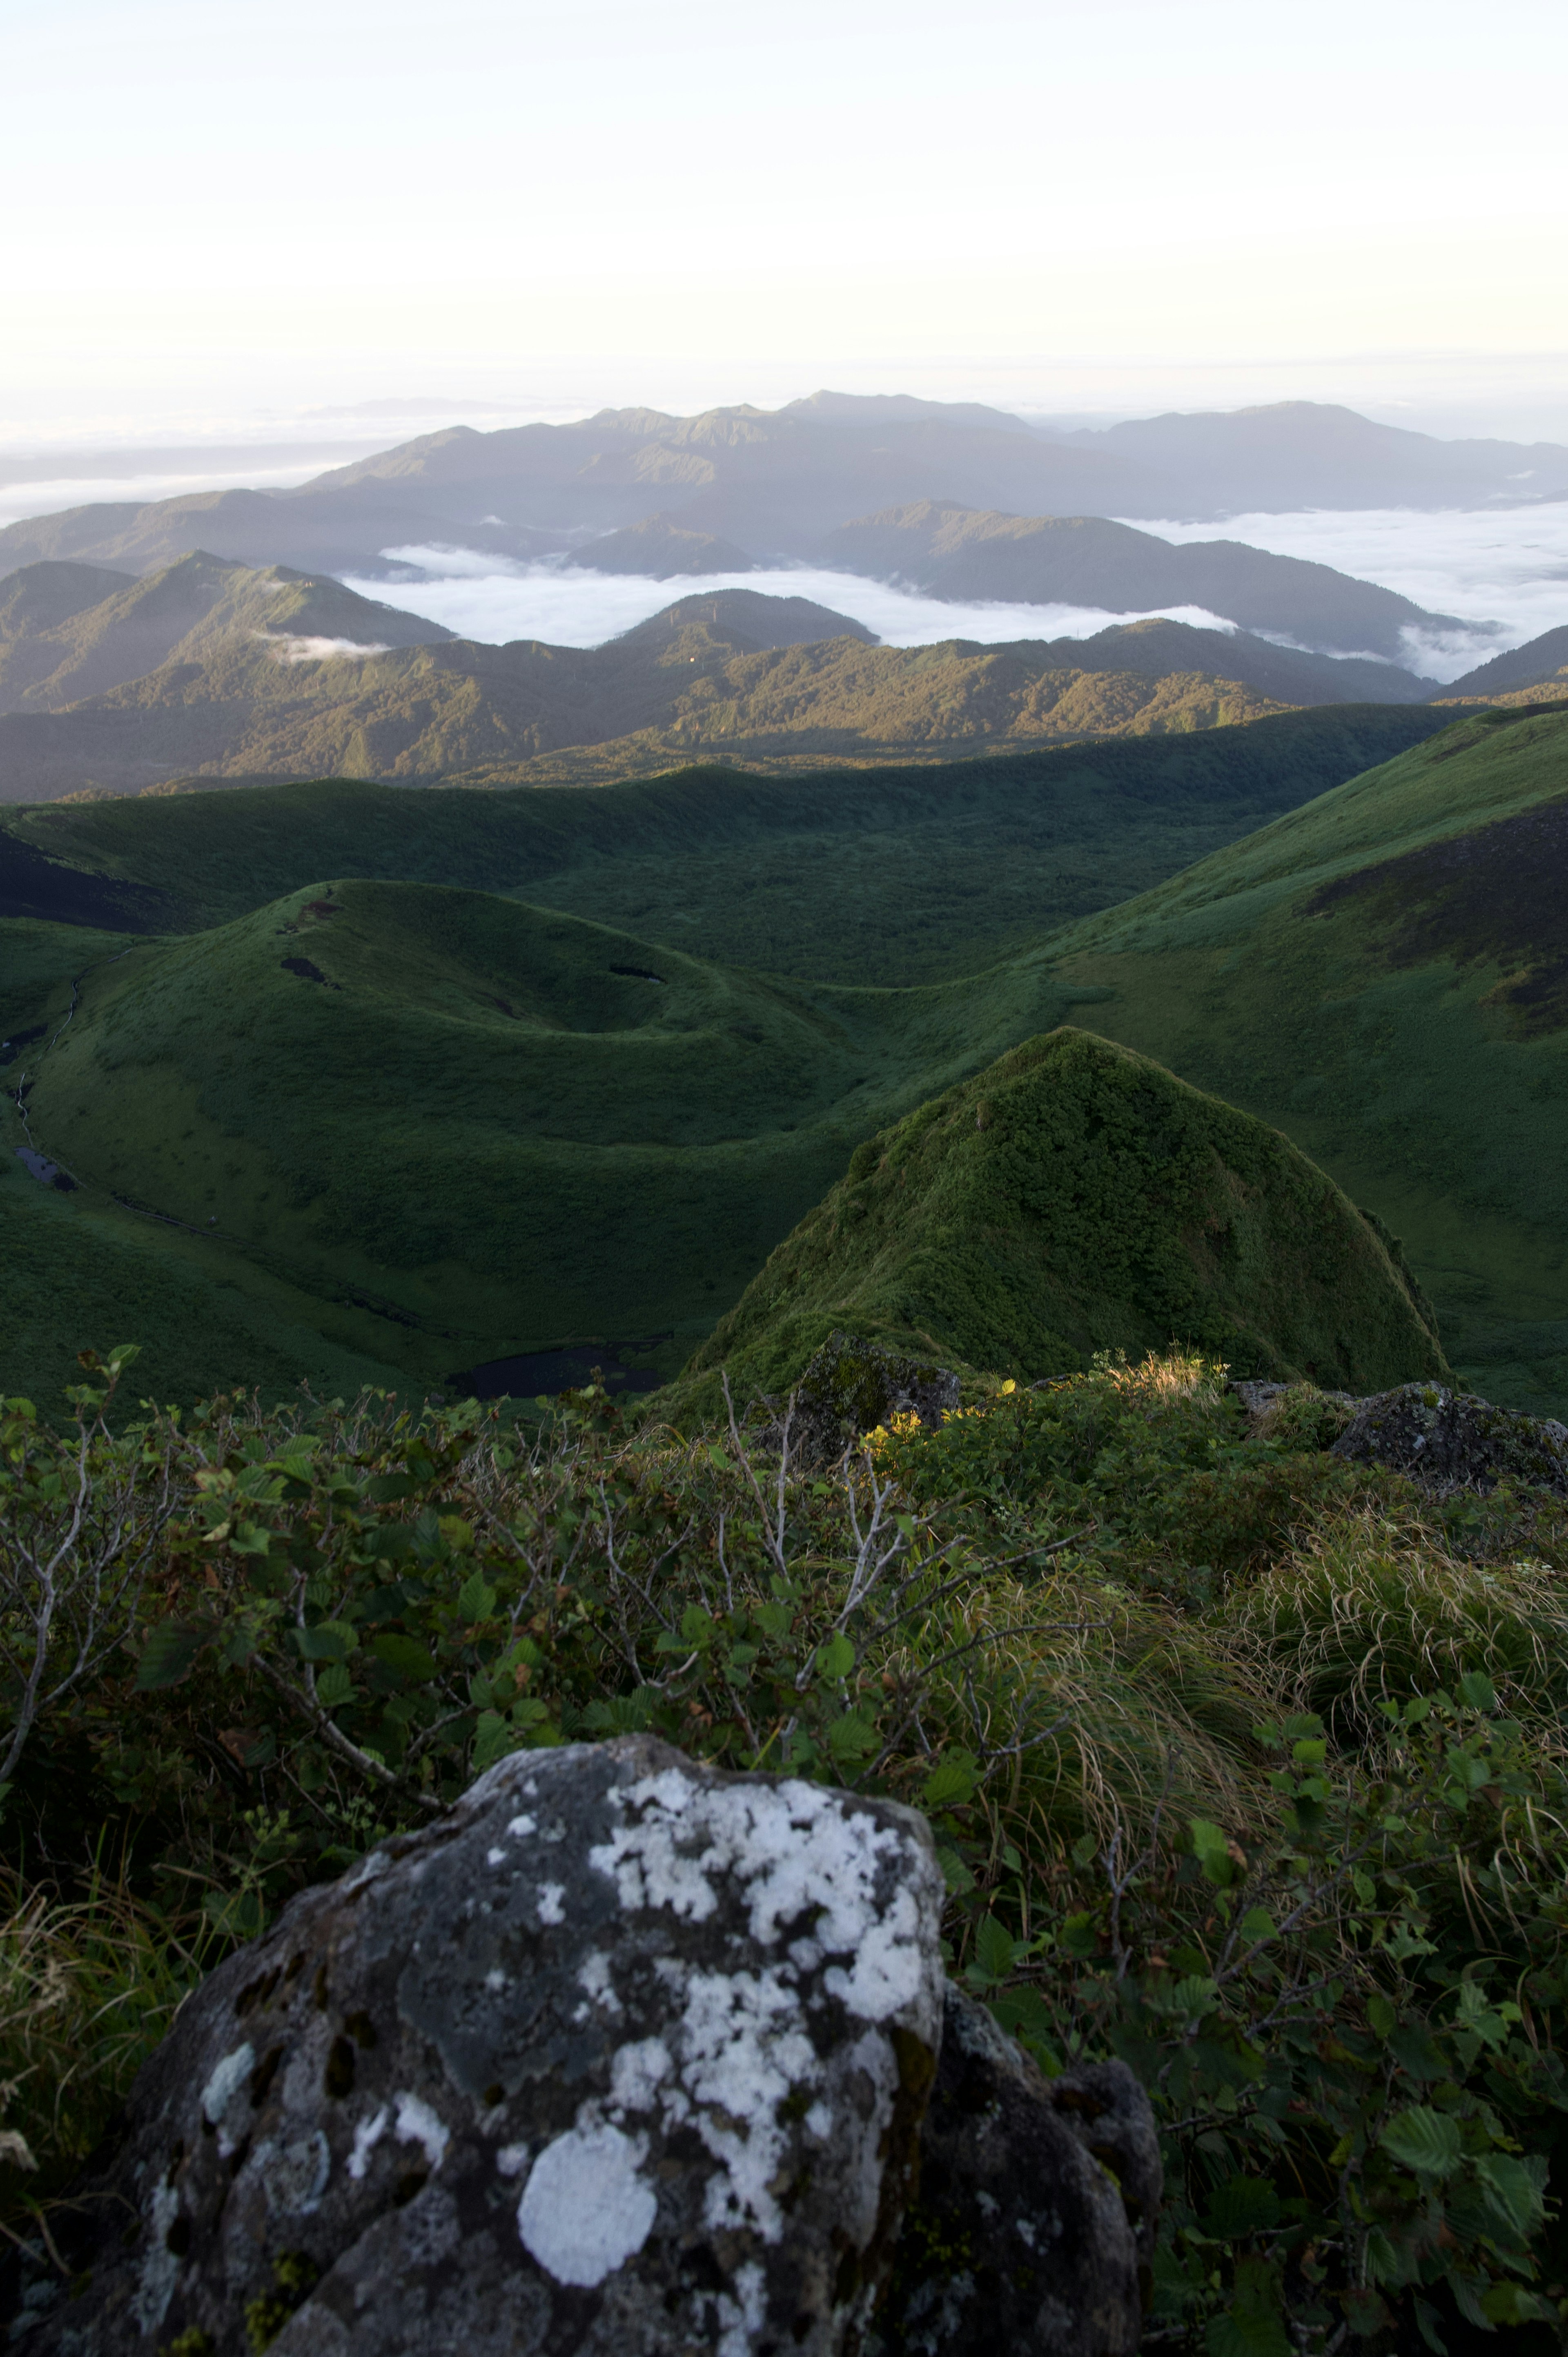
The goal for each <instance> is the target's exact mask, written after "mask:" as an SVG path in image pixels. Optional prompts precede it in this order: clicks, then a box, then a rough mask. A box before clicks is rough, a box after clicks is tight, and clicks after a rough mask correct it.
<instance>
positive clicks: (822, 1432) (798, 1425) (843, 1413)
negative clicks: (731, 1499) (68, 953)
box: [752, 1333, 959, 1465]
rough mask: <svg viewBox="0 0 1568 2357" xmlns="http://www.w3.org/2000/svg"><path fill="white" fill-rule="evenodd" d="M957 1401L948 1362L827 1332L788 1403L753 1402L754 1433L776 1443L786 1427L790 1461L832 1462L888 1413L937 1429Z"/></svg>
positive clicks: (886, 1418) (956, 1384)
mask: <svg viewBox="0 0 1568 2357" xmlns="http://www.w3.org/2000/svg"><path fill="white" fill-rule="evenodd" d="M958 1402H959V1379H958V1377H957V1375H956V1374H954V1373H953V1372H951V1371H950V1369H949V1368H947V1367H939V1366H936V1365H934V1364H930V1363H929V1362H926V1361H921V1360H918V1359H908V1358H904V1357H901V1356H900V1355H899V1354H898V1353H897V1351H886V1350H884V1349H883V1347H882V1345H881V1344H880V1343H878V1342H867V1341H863V1340H861V1339H860V1337H859V1336H858V1335H854V1334H843V1333H837V1334H830V1335H829V1337H828V1339H827V1340H826V1341H825V1342H824V1343H823V1344H822V1349H821V1350H820V1351H817V1353H816V1355H815V1356H814V1357H813V1358H812V1359H811V1360H810V1361H809V1362H808V1363H807V1365H806V1366H805V1367H804V1368H803V1369H802V1371H801V1373H800V1382H799V1383H797V1384H796V1385H795V1388H794V1390H793V1392H792V1393H791V1394H790V1395H789V1399H788V1400H787V1401H784V1400H778V1399H771V1398H763V1399H761V1400H759V1401H758V1402H757V1410H756V1412H755V1416H754V1432H753V1436H752V1437H755V1438H757V1439H758V1440H759V1441H760V1442H761V1443H762V1445H763V1446H764V1447H768V1448H779V1447H781V1446H782V1444H783V1441H784V1438H785V1434H786V1429H787V1430H788V1436H789V1454H790V1457H791V1458H793V1459H795V1460H796V1461H797V1462H799V1463H800V1464H824V1465H832V1464H836V1463H837V1461H838V1459H839V1458H841V1457H842V1456H843V1453H844V1451H845V1449H847V1448H854V1445H855V1443H856V1441H857V1440H859V1439H860V1437H861V1436H862V1435H863V1434H864V1433H867V1432H873V1431H875V1428H876V1426H878V1425H879V1424H886V1423H887V1422H888V1421H889V1420H890V1419H891V1418H892V1417H893V1416H896V1415H918V1417H919V1419H920V1422H921V1423H922V1424H923V1425H924V1426H926V1427H927V1429H928V1430H929V1431H935V1430H937V1428H938V1427H939V1426H940V1424H941V1422H942V1419H943V1417H944V1416H947V1415H951V1413H952V1411H953V1409H954V1408H955V1407H957V1405H958ZM786 1420H787V1421H786Z"/></svg>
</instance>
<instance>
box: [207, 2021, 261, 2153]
mask: <svg viewBox="0 0 1568 2357" xmlns="http://www.w3.org/2000/svg"><path fill="white" fill-rule="evenodd" d="M255 2066H256V2050H255V2048H254V2047H253V2046H251V2045H245V2046H236V2047H235V2049H234V2051H233V2052H232V2053H231V2054H225V2056H224V2057H223V2060H222V2061H221V2062H220V2063H219V2065H218V2067H217V2069H216V2070H215V2071H214V2072H213V2073H212V2076H211V2077H210V2078H209V2080H208V2082H207V2084H206V2086H205V2087H203V2089H202V2090H201V2116H202V2118H203V2119H204V2120H205V2121H206V2122H207V2125H208V2126H209V2127H213V2128H216V2129H217V2131H218V2149H219V2151H220V2153H221V2154H222V2156H223V2158H224V2159H225V2160H227V2159H228V2158H229V2157H230V2155H231V2153H232V2152H234V2151H236V2150H237V2149H238V2140H237V2139H236V2138H235V2137H234V2136H231V2134H230V2132H229V2129H228V2127H227V2126H226V2125H225V2120H226V2115H227V2114H228V2110H229V2106H230V2104H231V2103H232V2102H233V2100H234V2098H235V2096H236V2095H237V2094H238V2093H239V2092H240V2090H241V2088H242V2086H243V2085H244V2084H245V2082H246V2080H247V2079H248V2078H249V2077H250V2075H251V2073H252V2071H253V2070H254V2069H255Z"/></svg>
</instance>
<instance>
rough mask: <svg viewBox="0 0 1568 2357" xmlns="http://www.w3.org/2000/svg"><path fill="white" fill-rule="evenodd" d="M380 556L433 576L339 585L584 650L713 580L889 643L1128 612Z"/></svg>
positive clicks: (482, 633)
mask: <svg viewBox="0 0 1568 2357" xmlns="http://www.w3.org/2000/svg"><path fill="white" fill-rule="evenodd" d="M384 554H386V556H387V557H388V558H389V559H397V560H400V561H402V562H403V563H404V564H410V565H420V566H422V567H423V568H424V571H425V573H426V574H427V575H428V576H433V577H428V578H424V579H421V580H416V581H392V582H389V581H372V580H364V579H360V577H358V576H355V575H352V574H345V575H344V576H343V578H344V580H345V581H346V583H347V585H348V587H349V588H350V589H357V590H359V591H360V594H361V596H363V597H379V598H381V599H382V600H383V601H384V602H385V603H386V604H388V605H392V606H399V607H401V608H403V611H404V612H406V613H410V614H422V615H423V616H424V619H425V620H426V621H431V622H442V623H445V625H446V628H447V629H448V630H456V631H457V632H459V634H460V635H461V636H462V637H464V638H466V639H481V640H489V641H492V642H495V643H500V642H503V641H505V640H508V639H542V640H546V641H547V642H548V643H549V644H550V645H552V646H558V647H594V646H598V645H600V644H601V643H602V641H603V640H606V639H613V638H616V637H618V635H619V634H620V632H621V631H622V630H630V629H632V627H633V626H634V625H635V624H636V623H638V622H644V621H646V620H647V619H648V617H649V616H650V614H657V613H660V612H661V611H662V609H663V608H665V607H666V606H672V605H673V604H674V603H675V602H676V600H677V599H678V598H682V597H703V596H707V595H710V594H711V593H712V592H713V591H714V590H715V589H756V590H759V591H760V592H761V593H762V595H763V596H764V597H810V598H811V599H813V600H814V601H815V603H816V604H817V605H819V606H827V607H831V608H832V611H833V612H834V613H835V614H847V615H848V616H849V618H850V619H851V620H852V621H856V622H863V623H864V624H865V627H866V629H867V630H875V633H876V635H877V637H878V638H879V639H881V640H884V641H885V643H886V645H888V646H891V647H922V646H929V645H930V644H931V643H932V642H933V641H934V640H940V639H974V640H979V641H981V642H982V643H983V644H984V645H995V644H998V643H1004V642H1005V641H1007V640H1013V639H1087V638H1090V637H1092V635H1093V634H1094V632H1095V631H1096V630H1105V629H1107V628H1108V627H1109V626H1110V625H1111V624H1112V623H1114V622H1125V621H1129V620H1133V619H1137V618H1135V617H1133V616H1131V615H1127V614H1110V613H1106V612H1105V611H1104V610H1103V609H1102V608H1099V607H1094V606H1025V605H1007V604H1001V603H996V604H991V603H981V602H979V601H976V602H973V603H967V604H956V603H953V602H951V601H950V600H948V599H945V598H941V597H921V596H919V595H918V593H916V592H915V591H913V590H908V589H895V588H893V587H891V586H890V585H889V584H888V583H886V582H884V581H865V580H862V579H861V578H860V576H858V575H856V574H853V573H829V572H826V571H821V570H818V569H816V568H814V567H811V566H807V565H792V566H790V567H789V569H788V570H781V571H778V572H767V573H714V574H703V575H701V576H696V577H693V578H685V577H682V579H679V580H675V581H654V580H650V579H648V578H646V577H645V576H642V575H640V574H632V575H627V574H607V573H591V572H588V571H587V570H586V569H585V568H579V567H577V566H557V565H517V566H515V567H512V568H511V569H510V570H508V571H504V572H503V571H499V570H498V569H497V566H496V561H495V559H494V558H493V557H489V556H479V555H476V554H473V553H472V552H471V551H468V550H464V549H442V548H392V549H387V550H386V551H385V552H384ZM1150 610H1151V611H1152V612H1155V613H1159V614H1164V615H1168V616H1169V617H1170V619H1173V620H1175V621H1178V622H1192V623H1195V624H1196V625H1197V627H1198V628H1199V629H1200V630H1230V629H1231V628H1232V627H1233V626H1232V625H1231V624H1230V622H1227V621H1223V620H1221V619H1219V616H1218V615H1215V614H1210V613H1207V612H1206V611H1205V610H1204V608H1202V607H1201V606H1168V607H1164V606H1163V607H1158V608H1151V609H1150Z"/></svg>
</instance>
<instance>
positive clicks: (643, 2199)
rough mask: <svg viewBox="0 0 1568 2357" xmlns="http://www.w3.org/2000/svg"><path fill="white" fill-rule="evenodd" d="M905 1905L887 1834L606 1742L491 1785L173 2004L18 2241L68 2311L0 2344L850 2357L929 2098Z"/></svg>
mask: <svg viewBox="0 0 1568 2357" xmlns="http://www.w3.org/2000/svg"><path fill="white" fill-rule="evenodd" d="M941 1895H942V1894H941V1884H940V1878H939V1876H938V1873H937V1870H936V1867H935V1865H934V1863H933V1859H932V1855H931V1847H930V1840H929V1835H928V1833H927V1831H926V1828H925V1825H924V1824H923V1822H922V1820H920V1819H919V1818H918V1817H917V1816H916V1815H915V1814H914V1813H912V1812H909V1811H907V1810H903V1809H900V1808H897V1807H896V1806H894V1805H892V1804H891V1803H882V1802H872V1801H863V1800H859V1799H856V1798H855V1797H854V1796H853V1795H850V1794H845V1793H843V1792H830V1791H828V1790H826V1789H824V1788H823V1787H822V1786H820V1785H814V1784H808V1783H805V1782H802V1781H795V1780H790V1779H785V1778H777V1777H768V1776H746V1775H725V1774H721V1773H717V1772H715V1771H713V1770H706V1769H703V1768H702V1767H699V1766H696V1765H694V1764H693V1762H691V1761H689V1760H685V1759H684V1758H682V1756H681V1754H679V1753H678V1752H675V1751H673V1750H671V1749H669V1748H668V1747H666V1746H664V1745H662V1744H660V1743H658V1742H655V1741H653V1740H652V1739H650V1738H644V1737H632V1738H623V1739H621V1740H619V1741H617V1742H613V1743H608V1744H604V1745H600V1746H574V1747H571V1748H569V1749H563V1750H560V1751H555V1752H537V1751H536V1752H528V1753H522V1754H517V1755H514V1756H513V1757H512V1758H510V1759H509V1760H504V1761H502V1762H501V1763H500V1765H499V1766H498V1767H496V1768H494V1769H492V1770H490V1771H489V1774H488V1775H486V1776H484V1777H482V1778H481V1779H480V1780H479V1781H478V1783H477V1784H476V1785H475V1786H474V1787H473V1789H472V1791H471V1792H468V1793H467V1795H466V1796H465V1798H464V1799H463V1800H462V1801H461V1802H459V1803H457V1805H456V1807H455V1808H454V1809H453V1810H451V1811H450V1812H449V1813H447V1815H446V1817H445V1818H443V1819H442V1820H441V1821H440V1822H439V1823H438V1824H435V1825H434V1826H432V1827H431V1828H429V1829H428V1830H426V1831H422V1832H420V1833H418V1834H416V1835H411V1836H409V1837H407V1838H406V1839H401V1840H397V1841H393V1842H391V1843H388V1844H387V1845H386V1846H384V1847H382V1848H381V1849H380V1850H378V1851H376V1852H375V1853H374V1854H373V1855H372V1856H371V1857H369V1858H368V1859H366V1860H365V1861H364V1862H363V1863H362V1865H360V1867H357V1868H356V1869H354V1870H353V1871H352V1872H350V1873H349V1875H348V1876H347V1877H346V1878H344V1879H343V1880H342V1881H340V1882H338V1883H337V1884H334V1885H333V1886H331V1887H330V1888H329V1889H321V1890H312V1891H307V1892H306V1893H305V1894H304V1895H303V1896H301V1897H300V1898H298V1899H296V1900H295V1901H294V1902H293V1904H292V1905H291V1906H290V1907H289V1908H288V1909H287V1910H285V1913H284V1915H283V1916H282V1917H281V1918H280V1920H279V1921H278V1924H277V1926H276V1928H275V1929H274V1931H273V1932H271V1933H270V1934H269V1935H268V1936H267V1937H265V1938H264V1939H263V1940H261V1941H259V1942H257V1943H254V1944H253V1945H252V1946H251V1947H250V1948H248V1949H246V1950H244V1951H243V1952H242V1953H241V1954H239V1955H236V1956H234V1957H232V1958H231V1959H230V1961H229V1962H228V1963H227V1964H224V1965H222V1966H221V1967H220V1970H219V1971H217V1972H216V1973H215V1974H214V1975H212V1977H211V1979H210V1980H209V1981H208V1982H207V1983H206V1984H205V1985H204V1986H203V1987H202V1989H201V1990H200V1992H199V1994H198V1995H197V1996H195V1997H194V1998H192V1999H191V2000H190V2002H189V2003H188V2005H187V2007H185V2009H184V2011H183V2012H182V2014H181V2016H180V2018H179V2020H178V2022H177V2025H176V2027H175V2029H174V2030H173V2032H172V2033H171V2035H170V2037H169V2038H168V2039H167V2040H166V2042H165V2044H164V2046H163V2047H162V2048H161V2049H160V2050H159V2051H158V2053H157V2054H156V2056H155V2057H154V2058H153V2061H151V2062H150V2063H149V2064H148V2066H147V2068H146V2070H145V2072H143V2074H142V2076H141V2078H140V2079H139V2080H138V2082H137V2084H136V2088H135V2091H134V2095H133V2097H132V2101H131V2104H130V2113H129V2123H128V2128H127V2132H126V2134H125V2136H124V2141H123V2143H122V2144H121V2145H120V2147H119V2148H118V2149H117V2151H116V2152H115V2153H114V2154H113V2157H112V2158H109V2159H108V2161H107V2162H106V2164H105V2165H104V2166H102V2168H101V2169H99V2171H98V2172H97V2174H96V2175H95V2176H90V2178H89V2179H88V2180H87V2181H86V2182H84V2183H83V2184H82V2185H81V2186H79V2188H78V2189H77V2199H76V2202H75V2205H74V2206H73V2208H72V2209H71V2210H70V2212H69V2213H68V2217H67V2220H66V2222H65V2223H64V2225H63V2226H62V2227H61V2228H60V2229H59V2230H57V2242H58V2241H59V2239H60V2235H61V2233H63V2234H64V2235H65V2236H66V2237H67V2238H68V2240H69V2248H68V2249H67V2251H66V2253H65V2255H66V2259H67V2263H68V2265H69V2266H70V2271H71V2274H72V2276H73V2278H74V2280H73V2283H72V2287H71V2292H70V2296H69V2297H66V2296H61V2297H59V2298H57V2299H55V2301H54V2302H53V2304H52V2305H50V2306H49V2307H48V2308H47V2309H45V2310H44V2312H43V2313H42V2315H41V2317H38V2320H37V2321H35V2322H33V2323H31V2324H30V2326H28V2327H27V2328H25V2329H24V2330H21V2332H20V2333H19V2335H18V2336H17V2337H16V2340H15V2341H14V2343H13V2345H14V2346H15V2347H16V2348H17V2349H18V2350H20V2351H21V2352H25V2357H43V2352H50V2357H122V2352H141V2351H145V2352H148V2357H153V2352H160V2357H175V2352H177V2357H231V2352H232V2353H233V2357H240V2352H245V2351H247V2350H249V2349H252V2348H256V2349H259V2348H262V2347H270V2349H271V2350H272V2351H273V2352H275V2357H306V2352H308V2357H361V2352H362V2357H371V2353H372V2352H373V2357H403V2352H407V2357H414V2352H419V2357H431V2352H436V2351H457V2350H461V2351H462V2352H464V2357H502V2352H505V2357H521V2352H525V2351H527V2352H536V2351H544V2350H548V2351H550V2352H553V2357H567V2352H605V2357H609V2352H614V2357H666V2352H672V2351H675V2350H682V2351H684V2350H693V2351H695V2350H713V2351H715V2352H722V2357H751V2352H757V2357H760V2352H763V2351H766V2350H773V2351H787V2352H802V2357H832V2352H838V2351H840V2350H843V2349H851V2348H853V2347H854V2346H855V2345H856V2343H857V2342H858V2341H859V2340H860V2338H861V2336H862V2334H863V2332H864V2330H865V2325H866V2323H867V2321H868V2319H869V2318H870V2315H871V2311H872V2309H873V2306H874V2304H875V2299H876V2298H877V2295H878V2293H879V2291H880V2290H881V2288H882V2287H883V2285H884V2282H885V2280H886V2275H887V2271H888V2268H889V2266H890V2264H891V2258H892V2252H893V2245H894V2239H895V2236H896V2233H897V2227H898V2223H899V2220H900V2217H901V2214H902V2212H903V2210H904V2207H905V2202H906V2199H907V2195H908V2188H909V2185H910V2182H911V2179H912V2175H913V2172H914V2169H915V2165H916V2156H917V2151H918V2136H919V2129H920V2122H921V2116H922V2114H923V2112H924V2110H925V2106H926V2103H927V2099H928V2096H929V2090H930V2086H931V2082H932V2077H933V2073H934V2071H935V2067H936V2058H937V2051H938V2048H939V2045H940V2036H941V2008H942V1987H943V1982H942V1972H941V1964H940V1947H939V1940H938V1923H939V1913H940V1904H941ZM28 2297H31V2298H34V2299H36V2298H37V2290H36V2287H34V2288H33V2289H32V2291H31V2292H30V2293H28V2292H27V2291H26V2290H25V2291H24V2298H28ZM28 2312H29V2313H31V2314H32V2315H34V2316H38V2310H37V2309H36V2307H34V2308H33V2309H31V2310H29V2311H28Z"/></svg>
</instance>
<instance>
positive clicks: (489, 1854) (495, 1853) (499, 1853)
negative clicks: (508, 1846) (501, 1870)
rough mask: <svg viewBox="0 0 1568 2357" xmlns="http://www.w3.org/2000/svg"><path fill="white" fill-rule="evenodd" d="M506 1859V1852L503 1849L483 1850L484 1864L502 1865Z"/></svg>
mask: <svg viewBox="0 0 1568 2357" xmlns="http://www.w3.org/2000/svg"><path fill="white" fill-rule="evenodd" d="M506 1861H507V1853H506V1851H505V1850H504V1849H488V1850H487V1851H486V1852H485V1864H486V1865H487V1866H504V1865H505V1864H506Z"/></svg>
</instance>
